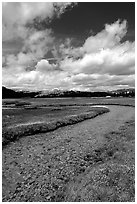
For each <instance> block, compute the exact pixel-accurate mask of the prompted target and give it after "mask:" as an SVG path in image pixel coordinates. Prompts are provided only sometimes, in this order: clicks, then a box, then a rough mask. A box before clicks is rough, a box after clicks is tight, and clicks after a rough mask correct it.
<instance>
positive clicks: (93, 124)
mask: <svg viewBox="0 0 137 204" xmlns="http://www.w3.org/2000/svg"><path fill="white" fill-rule="evenodd" d="M107 107H109V109H110V112H109V113H106V114H103V115H101V116H98V117H96V118H94V119H90V120H86V121H84V122H81V123H78V124H75V125H71V126H67V127H63V128H59V129H58V130H55V131H53V132H48V133H45V134H40V135H33V136H28V137H24V138H21V139H20V140H19V141H16V142H12V143H10V144H9V145H8V146H7V147H5V148H4V149H3V201H12V202H14V201H36V202H38V201H54V200H56V199H55V194H57V193H58V194H59V195H58V197H59V198H60V200H61V196H63V192H64V185H67V183H69V181H70V180H71V178H73V176H75V175H77V174H80V173H81V172H79V170H78V167H79V165H81V164H80V163H79V161H81V158H84V155H86V154H87V153H88V152H90V151H91V150H94V149H97V148H99V147H101V146H102V145H103V144H104V143H105V141H106V138H105V137H104V135H106V134H108V133H109V132H112V131H117V130H118V129H119V128H120V127H121V126H122V125H123V124H124V123H125V122H126V121H129V120H131V119H132V120H134V117H135V116H134V115H135V109H134V108H133V107H124V106H110V105H108V106H107ZM84 165H85V166H84V168H86V164H84ZM80 171H82V168H80ZM62 199H63V198H62Z"/></svg>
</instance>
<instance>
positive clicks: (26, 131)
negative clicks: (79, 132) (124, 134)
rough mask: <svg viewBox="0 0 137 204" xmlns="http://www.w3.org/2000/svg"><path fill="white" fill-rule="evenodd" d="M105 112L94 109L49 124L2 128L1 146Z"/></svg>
mask: <svg viewBox="0 0 137 204" xmlns="http://www.w3.org/2000/svg"><path fill="white" fill-rule="evenodd" d="M106 112H109V109H108V108H103V107H100V108H99V107H98V108H95V107H94V108H92V111H90V112H85V113H81V114H79V115H69V116H67V117H63V118H62V119H56V120H54V121H52V122H49V123H45V122H35V123H26V124H19V125H14V126H11V127H6V128H3V133H2V144H3V145H5V144H7V143H9V142H10V141H14V140H15V139H19V138H20V137H22V136H27V135H34V134H38V133H44V132H49V131H53V130H56V129H57V128H60V127H63V126H66V125H72V124H75V123H78V122H81V121H83V120H86V119H90V118H94V117H96V116H98V115H100V114H103V113H106Z"/></svg>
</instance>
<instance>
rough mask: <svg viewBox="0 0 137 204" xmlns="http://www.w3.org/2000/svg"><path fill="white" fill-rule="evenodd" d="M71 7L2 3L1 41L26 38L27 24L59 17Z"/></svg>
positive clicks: (49, 4)
mask: <svg viewBox="0 0 137 204" xmlns="http://www.w3.org/2000/svg"><path fill="white" fill-rule="evenodd" d="M71 5H73V4H72V3H67V2H41V3H38V2H33V3H31V2H20V3H19V2H11V3H9V2H8V3H7V2H3V4H2V10H3V12H2V22H3V29H2V30H3V40H7V39H11V38H15V37H17V36H18V37H22V38H26V35H27V33H28V29H29V28H28V26H27V24H29V23H32V22H33V21H34V20H35V19H38V20H39V21H41V20H50V19H52V18H53V17H54V16H55V15H56V16H58V17H59V16H60V15H61V14H62V13H63V12H65V10H66V9H67V7H68V6H71Z"/></svg>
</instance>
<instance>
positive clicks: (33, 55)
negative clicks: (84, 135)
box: [3, 3, 135, 91]
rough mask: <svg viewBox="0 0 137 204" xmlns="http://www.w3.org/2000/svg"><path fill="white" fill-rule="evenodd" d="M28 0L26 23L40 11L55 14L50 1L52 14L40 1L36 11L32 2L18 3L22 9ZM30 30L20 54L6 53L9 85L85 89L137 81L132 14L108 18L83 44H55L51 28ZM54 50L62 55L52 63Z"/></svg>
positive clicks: (130, 84) (6, 82) (5, 76)
mask: <svg viewBox="0 0 137 204" xmlns="http://www.w3.org/2000/svg"><path fill="white" fill-rule="evenodd" d="M44 5H45V4H44ZM44 5H43V6H44ZM5 6H6V5H5ZM18 6H19V8H18ZM25 6H26V7H27V10H26V12H28V13H27V14H26V17H24V19H22V25H24V24H25V23H26V22H29V21H32V20H33V19H34V18H35V17H39V18H40V19H43V18H45V17H49V18H51V17H53V15H54V14H55V6H53V4H49V5H48V6H49V7H48V8H49V10H50V11H47V14H45V13H44V12H43V8H41V7H39V8H38V10H37V12H34V13H35V15H34V14H33V12H32V11H31V9H30V10H29V6H28V4H27V3H26V4H24V3H23V4H19V5H16V6H15V9H17V10H18V9H21V11H20V12H22V13H23V12H24V7H25ZM35 6H36V5H35ZM58 6H59V8H60V13H62V12H64V9H65V8H66V6H67V5H65V6H63V4H62V3H60V5H58ZM16 7H17V8H16ZM46 8H47V7H46ZM51 8H52V9H51ZM53 8H54V9H53ZM40 10H41V15H40ZM29 12H32V16H31V15H29ZM45 15H47V16H45ZM21 16H23V14H21ZM15 19H16V16H15ZM16 22H18V19H17V20H16ZM12 24H14V22H13V23H12ZM29 31H30V32H28V31H26V35H27V37H26V38H24V45H23V47H22V50H21V51H20V52H19V53H18V54H17V55H14V54H10V55H8V56H6V57H3V64H4V67H3V84H4V85H7V86H9V87H23V88H24V89H31V90H34V89H35V90H36V89H37V90H45V89H53V88H60V89H73V90H82V91H83V90H85V91H98V90H111V89H117V88H123V87H126V88H128V87H134V83H135V43H134V42H129V41H125V42H122V39H123V37H124V36H125V35H126V32H127V22H126V20H124V21H120V20H118V21H116V22H114V23H113V24H110V25H108V24H106V25H105V28H104V29H103V30H102V31H100V32H99V33H97V34H96V35H91V36H90V37H88V38H87V39H86V40H85V42H84V44H83V46H81V47H74V46H72V43H71V39H66V40H65V41H64V43H63V42H62V43H61V44H60V45H57V46H56V45H53V42H55V41H54V40H55V39H56V36H55V35H53V33H52V30H51V29H45V30H42V31H38V30H35V29H33V28H32V29H30V30H29ZM48 51H51V52H52V54H53V56H54V57H55V58H57V59H58V60H57V61H56V62H54V63H50V61H49V60H48V59H47V58H46V57H45V54H46V53H47V52H48Z"/></svg>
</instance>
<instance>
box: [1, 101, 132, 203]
mask: <svg viewBox="0 0 137 204" xmlns="http://www.w3.org/2000/svg"><path fill="white" fill-rule="evenodd" d="M97 105H102V107H101V106H97ZM105 106H106V107H105ZM134 106H135V100H134V99H133V98H58V99H52V98H51V99H27V98H26V99H16V100H15V99H11V100H9V99H8V100H6V99H5V100H3V110H2V126H3V130H2V131H3V201H6V202H7V201H12V202H16V201H18V202H21V201H24V202H25V201H30V202H31V201H36V202H39V201H43V202H48V201H52V202H57V201H59V202H61V201H64V202H68V201H69V202H76V201H77V202H85V201H86V202H94V201H96V202H97V201H98V202H100V201H103V202H108V201H113V202H117V201H118V202H121V201H125V202H127V201H128V202H132V201H134V199H135V198H134V165H135V161H134V156H135V155H134V152H135V146H134V144H135V138H134V137H135V116H134V112H135V110H134ZM99 115H100V116H99ZM82 121H83V122H82ZM53 130H54V131H53ZM28 136H29V137H28Z"/></svg>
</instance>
